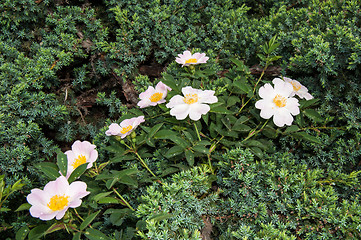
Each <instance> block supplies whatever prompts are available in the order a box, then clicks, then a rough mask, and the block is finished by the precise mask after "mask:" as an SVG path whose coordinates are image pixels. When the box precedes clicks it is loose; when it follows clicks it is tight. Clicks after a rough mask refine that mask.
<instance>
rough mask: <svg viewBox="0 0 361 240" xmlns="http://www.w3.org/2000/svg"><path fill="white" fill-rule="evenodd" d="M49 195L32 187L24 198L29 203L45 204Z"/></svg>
mask: <svg viewBox="0 0 361 240" xmlns="http://www.w3.org/2000/svg"><path fill="white" fill-rule="evenodd" d="M49 199H50V196H49V195H48V194H47V193H46V192H44V191H43V190H40V189H38V188H35V189H32V190H31V192H30V194H29V195H28V196H27V197H26V200H27V201H28V203H30V204H31V205H37V204H45V203H47V202H48V201H49Z"/></svg>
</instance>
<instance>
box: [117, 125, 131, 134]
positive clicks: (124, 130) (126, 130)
mask: <svg viewBox="0 0 361 240" xmlns="http://www.w3.org/2000/svg"><path fill="white" fill-rule="evenodd" d="M132 128H133V127H132V125H129V126H126V127H123V128H122V130H121V131H120V133H121V134H126V133H127V132H129V131H130V130H132Z"/></svg>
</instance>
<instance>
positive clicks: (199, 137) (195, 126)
mask: <svg viewBox="0 0 361 240" xmlns="http://www.w3.org/2000/svg"><path fill="white" fill-rule="evenodd" d="M193 125H194V128H195V129H196V133H197V136H198V140H199V141H201V136H200V135H199V132H198V128H197V124H196V122H194V123H193Z"/></svg>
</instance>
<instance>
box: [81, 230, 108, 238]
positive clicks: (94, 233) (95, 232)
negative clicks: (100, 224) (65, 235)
mask: <svg viewBox="0 0 361 240" xmlns="http://www.w3.org/2000/svg"><path fill="white" fill-rule="evenodd" d="M84 235H85V236H86V237H87V238H88V239H90V240H111V239H110V238H108V237H107V236H106V235H105V234H104V233H102V232H101V231H99V230H96V229H93V228H88V229H87V230H86V232H85V234H84Z"/></svg>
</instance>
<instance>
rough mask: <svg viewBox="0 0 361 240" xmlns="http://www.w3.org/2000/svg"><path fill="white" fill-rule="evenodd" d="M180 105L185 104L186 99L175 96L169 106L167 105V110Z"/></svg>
mask: <svg viewBox="0 0 361 240" xmlns="http://www.w3.org/2000/svg"><path fill="white" fill-rule="evenodd" d="M178 104H184V97H182V96H181V95H175V96H173V97H172V98H171V99H170V100H169V102H168V103H167V105H165V106H166V107H167V108H173V107H175V106H177V105H178Z"/></svg>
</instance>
